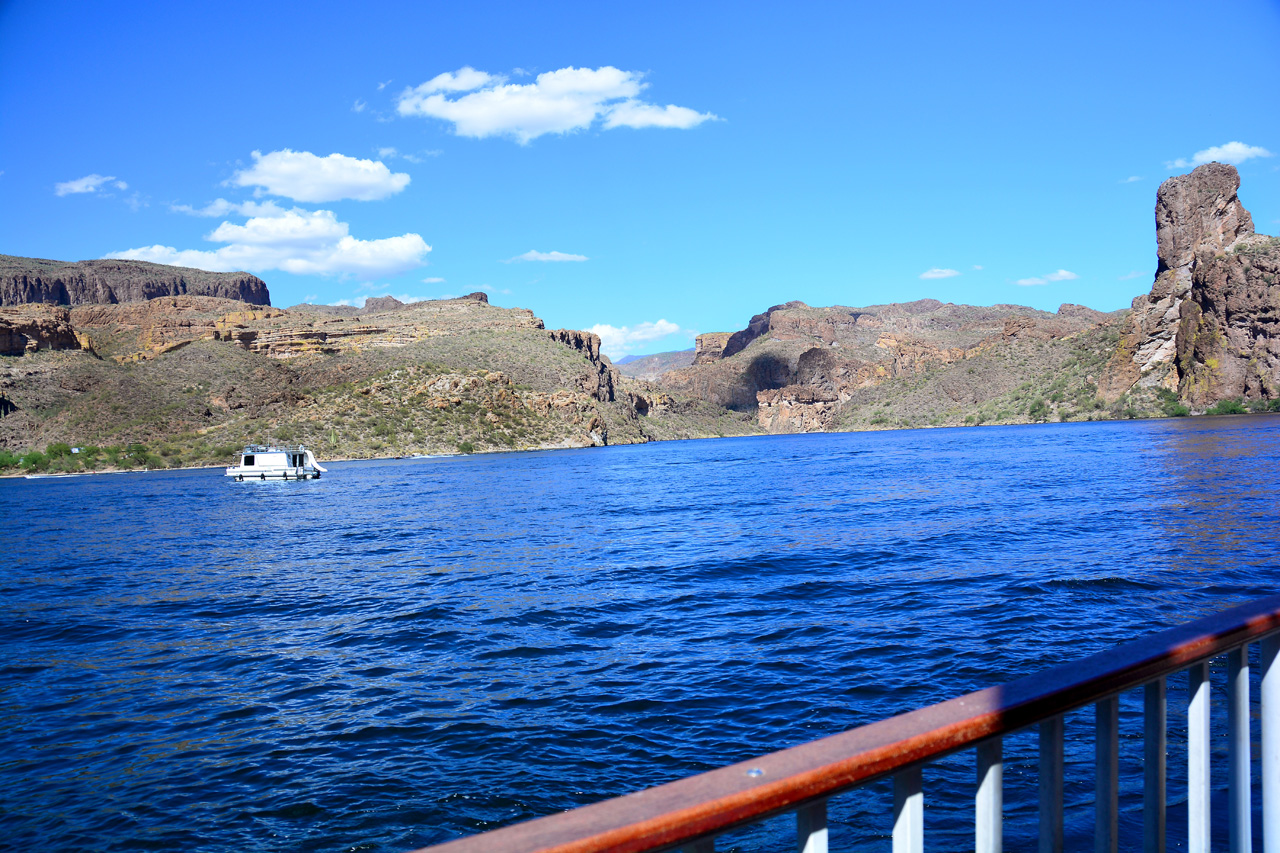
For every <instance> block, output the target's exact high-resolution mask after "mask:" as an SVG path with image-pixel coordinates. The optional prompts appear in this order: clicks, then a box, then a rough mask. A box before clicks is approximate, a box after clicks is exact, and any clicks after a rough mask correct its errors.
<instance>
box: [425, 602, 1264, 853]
mask: <svg viewBox="0 0 1280 853" xmlns="http://www.w3.org/2000/svg"><path fill="white" fill-rule="evenodd" d="M1254 642H1257V643H1260V646H1261V648H1260V652H1261V654H1260V657H1259V660H1260V669H1261V673H1260V675H1261V678H1260V683H1261V691H1260V692H1261V696H1260V705H1261V718H1262V719H1261V734H1262V738H1261V753H1262V754H1261V767H1262V774H1261V806H1262V808H1261V815H1262V827H1261V829H1262V837H1263V847H1264V850H1265V851H1266V853H1280V666H1277V665H1276V658H1277V654H1278V653H1280V596H1273V597H1271V598H1266V599H1261V600H1258V601H1254V602H1251V603H1249V604H1246V605H1241V606H1240V607H1236V608H1232V609H1231V610H1228V611H1225V612H1223V613H1219V614H1216V615H1214V616H1210V617H1206V618H1204V619H1200V620H1197V621H1195V622H1191V623H1188V624H1186V625H1182V626H1178V627H1176V628H1172V629H1169V630H1167V631H1163V632H1161V633H1159V634H1155V635H1151V636H1149V637H1145V638H1142V639H1140V640H1137V641H1134V642H1131V643H1127V644H1125V645H1122V646H1119V647H1117V648H1116V649H1114V650H1111V651H1109V652H1105V653H1102V654H1098V655H1093V656H1091V657H1089V658H1085V659H1083V660H1080V661H1077V662H1075V663H1072V664H1068V665H1064V666H1060V667H1055V668H1053V669H1050V670H1046V671H1044V672H1041V673H1037V674H1035V675H1032V676H1028V677H1026V678H1023V679H1019V680H1017V681H1013V682H1009V683H1008V684H1005V685H1001V686H1000V687H994V688H988V689H986V690H980V691H977V692H976V693H971V694H968V695H966V696H961V697H958V698H956V699H952V700H949V701H947V702H942V703H938V704H936V705H931V706H928V707H926V708H922V709H918V710H916V711H912V712H909V713H906V714H902V715H899V716H897V717H893V718H890V719H888V720H882V721H880V722H877V723H872V724H870V725H867V726H862V727H860V728H857V729H852V730H850V731H847V732H843V733H841V734H838V735H833V736H831V737H829V738H824V739H822V740H819V741H813V742H812V743H809V744H803V745H801V746H798V747H793V748H791V749H787V750H782V751H779V752H775V753H770V754H769V755H766V756H762V757H761V758H758V759H754V760H753V761H750V762H743V763H740V764H735V765H731V766H729V767H722V768H720V769H718V770H713V771H711V772H709V773H704V774H701V775H700V776H695V777H690V778H688V779H682V780H680V781H677V782H672V783H669V784H666V785H660V786H657V787H655V788H649V789H646V790H644V791H639V792H637V793H635V794H628V795H626V796H624V797H618V798H615V799H613V800H607V801H605V802H602V803H596V804H594V805H590V806H585V807H583V808H579V809H575V810H572V811H569V812H565V813H563V814H559V815H553V816H551V817H546V818H540V819H538V820H533V821H528V822H526V823H522V824H517V825H515V826H510V827H506V828H503V829H499V830H494V831H492V832H488V833H484V834H482V835H477V836H471V837H468V838H462V839H458V840H456V841H452V842H448V843H446V844H442V845H439V846H437V847H433V848H430V849H431V850H433V851H437V852H438V853H446V851H447V853H476V851H486V853H535V851H536V853H553V851H554V853H571V852H572V853H604V851H611V853H641V852H642V851H662V850H682V851H687V853H714V851H715V838H716V836H718V835H721V834H723V833H724V832H726V831H728V830H731V829H734V828H737V827H741V826H745V825H748V824H750V823H754V822H758V821H759V820H761V819H763V818H766V817H769V816H772V815H777V814H780V813H787V812H794V814H795V816H796V818H795V819H796V828H797V845H796V849H797V850H798V851H800V853H827V849H828V826H827V802H828V799H829V798H830V797H831V796H833V795H836V794H841V793H844V792H846V791H848V790H851V789H852V788H855V787H859V786H862V785H865V784H867V783H868V782H872V781H875V780H877V779H883V778H885V777H886V776H888V777H891V778H892V780H893V781H892V784H893V843H892V847H893V853H923V850H924V841H925V838H924V802H925V801H924V785H923V774H922V769H923V768H924V767H925V765H927V764H928V763H930V762H931V761H935V760H936V759H939V758H941V757H944V756H946V755H950V754H953V753H956V752H959V751H963V750H967V749H973V750H974V751H975V759H976V761H975V763H976V771H977V773H976V784H975V788H974V795H973V796H974V841H975V846H974V849H975V850H976V851H977V853H1001V850H1002V847H1003V828H1004V827H1003V824H1004V819H1003V814H1004V808H1003V799H1004V786H1003V776H1004V755H1003V752H1004V750H1003V738H1004V737H1005V736H1006V735H1009V734H1013V733H1014V732H1018V731H1025V730H1026V729H1028V728H1029V727H1033V726H1035V727H1038V730H1039V850H1040V853H1060V851H1062V850H1063V844H1064V820H1065V810H1064V783H1063V779H1064V769H1065V755H1064V714H1066V713H1068V712H1071V711H1074V710H1077V709H1079V708H1083V707H1087V706H1088V705H1090V704H1092V705H1093V708H1094V747H1095V772H1094V787H1095V816H1094V850H1095V851H1096V853H1116V851H1118V849H1119V819H1120V810H1119V803H1120V774H1119V766H1120V765H1119V761H1120V717H1119V708H1120V696H1121V694H1123V693H1126V692H1127V691H1130V690H1136V689H1141V690H1142V696H1143V702H1142V704H1143V740H1144V744H1143V753H1142V757H1143V774H1142V775H1143V791H1142V803H1143V806H1142V827H1143V829H1142V836H1143V839H1142V849H1143V851H1144V853H1164V850H1165V848H1166V841H1167V838H1166V835H1167V826H1166V803H1167V769H1168V767H1167V755H1168V708H1167V704H1168V702H1167V692H1168V691H1167V689H1166V681H1167V678H1168V677H1169V676H1170V675H1173V674H1175V673H1179V672H1184V671H1185V672H1187V674H1188V691H1187V695H1188V701H1187V714H1186V720H1187V747H1186V760H1187V834H1188V838H1187V850H1188V851H1189V853H1209V850H1210V840H1211V835H1210V828H1211V827H1210V800H1211V780H1210V757H1211V743H1210V715H1209V704H1210V678H1209V661H1210V660H1211V659H1213V658H1218V657H1222V656H1224V655H1225V656H1226V658H1227V684H1226V693H1227V697H1228V699H1227V755H1228V765H1229V767H1228V774H1227V778H1228V809H1227V813H1228V837H1229V844H1230V846H1229V849H1230V851H1231V853H1251V847H1252V826H1251V819H1252V818H1251V815H1252V807H1253V795H1252V790H1251V780H1250V767H1251V763H1250V758H1251V756H1250V736H1249V735H1250V729H1249V726H1250V710H1249V709H1250V690H1249V646H1250V644H1251V643H1254ZM957 794H958V792H956V791H947V792H946V796H947V797H948V798H951V797H954V796H956V795H957Z"/></svg>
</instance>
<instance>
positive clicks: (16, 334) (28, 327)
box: [0, 305, 82, 355]
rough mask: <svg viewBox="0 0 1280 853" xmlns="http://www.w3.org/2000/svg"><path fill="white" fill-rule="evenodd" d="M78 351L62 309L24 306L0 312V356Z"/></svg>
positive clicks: (72, 332) (73, 332)
mask: <svg viewBox="0 0 1280 853" xmlns="http://www.w3.org/2000/svg"><path fill="white" fill-rule="evenodd" d="M81 348H82V344H81V341H80V339H78V338H77V337H76V333H75V329H73V328H72V326H71V316H70V313H69V312H68V311H67V309H65V308H57V307H54V306H51V305H26V306H21V307H16V308H13V307H11V308H4V309H0V355H25V354H26V353H29V352H38V351H39V350H67V349H70V350H78V349H81Z"/></svg>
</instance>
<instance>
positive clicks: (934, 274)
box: [920, 267, 960, 278]
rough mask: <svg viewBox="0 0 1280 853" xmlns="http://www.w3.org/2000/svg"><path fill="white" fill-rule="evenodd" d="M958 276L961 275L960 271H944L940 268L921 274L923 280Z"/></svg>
mask: <svg viewBox="0 0 1280 853" xmlns="http://www.w3.org/2000/svg"><path fill="white" fill-rule="evenodd" d="M957 275H960V271H959V270H944V269H939V268H938V267H934V268H933V269H928V270H925V271H924V272H922V273H920V277H921V278H953V277H954V276H957Z"/></svg>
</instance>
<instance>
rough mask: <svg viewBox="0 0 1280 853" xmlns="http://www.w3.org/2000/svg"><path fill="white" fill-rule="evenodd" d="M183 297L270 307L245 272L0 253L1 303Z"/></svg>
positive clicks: (258, 282) (263, 289) (262, 288)
mask: <svg viewBox="0 0 1280 853" xmlns="http://www.w3.org/2000/svg"><path fill="white" fill-rule="evenodd" d="M187 294H191V295H198V296H216V297H218V298H221V299H234V300H237V301H239V302H248V303H250V304H252V305H270V304H271V294H270V293H268V291H267V285H266V282H264V281H263V280H262V279H260V278H258V277H257V276H253V275H249V274H248V273H246V272H207V271H205V270H197V269H189V268H187V267H172V266H166V265H164V264H152V263H147V262H145V261H125V260H97V261H78V262H76V263H69V262H66V261H49V260H43V259H41V258H21V257H16V256H13V255H0V305H23V304H27V303H32V302H43V303H48V304H52V305H89V304H114V303H119V302H141V301H145V300H147V299H154V298H156V297H158V296H183V295H187Z"/></svg>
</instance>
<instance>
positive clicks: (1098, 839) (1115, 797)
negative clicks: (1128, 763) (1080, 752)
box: [1093, 695, 1120, 853]
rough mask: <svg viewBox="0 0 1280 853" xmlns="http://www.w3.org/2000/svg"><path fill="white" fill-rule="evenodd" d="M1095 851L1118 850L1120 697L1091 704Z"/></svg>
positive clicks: (1111, 851) (1097, 852)
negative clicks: (1094, 766) (1094, 763)
mask: <svg viewBox="0 0 1280 853" xmlns="http://www.w3.org/2000/svg"><path fill="white" fill-rule="evenodd" d="M1094 712H1095V714H1096V718H1095V722H1094V755H1095V759H1096V770H1095V773H1094V789H1095V790H1094V796H1095V798H1096V801H1095V803H1094V824H1093V849H1094V853H1117V851H1118V850H1119V848H1120V697H1119V696H1118V695H1114V696H1108V697H1107V698H1106V699H1101V700H1099V701H1098V702H1097V704H1095V705H1094Z"/></svg>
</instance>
